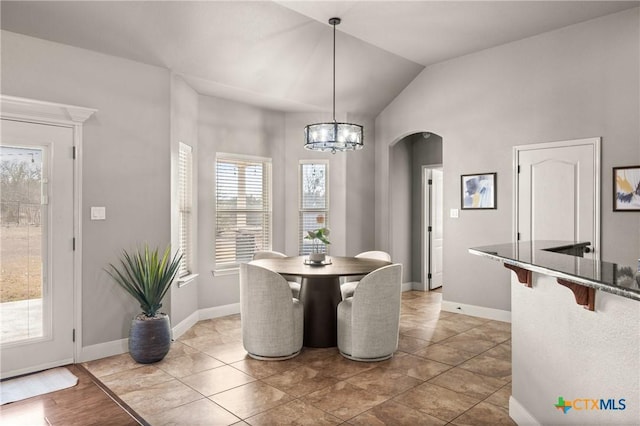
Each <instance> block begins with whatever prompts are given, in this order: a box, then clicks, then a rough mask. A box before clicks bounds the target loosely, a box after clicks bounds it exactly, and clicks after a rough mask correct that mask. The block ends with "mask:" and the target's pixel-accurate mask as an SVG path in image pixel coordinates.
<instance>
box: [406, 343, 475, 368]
mask: <svg viewBox="0 0 640 426" xmlns="http://www.w3.org/2000/svg"><path fill="white" fill-rule="evenodd" d="M413 354H414V355H415V356H419V357H421V358H427V359H430V360H433V361H438V362H442V363H444V364H448V365H459V364H461V363H463V362H465V361H467V360H468V359H471V358H473V357H474V356H476V354H474V353H471V352H467V351H463V350H461V349H457V348H454V347H452V346H447V345H443V344H441V343H436V344H433V345H430V346H427V347H426V348H423V349H420V350H417V351H415V352H414V353H413Z"/></svg>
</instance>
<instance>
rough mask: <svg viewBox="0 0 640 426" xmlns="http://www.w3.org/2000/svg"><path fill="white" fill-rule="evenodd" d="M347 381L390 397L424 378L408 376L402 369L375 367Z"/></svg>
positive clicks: (417, 383)
mask: <svg viewBox="0 0 640 426" xmlns="http://www.w3.org/2000/svg"><path fill="white" fill-rule="evenodd" d="M347 382H349V383H351V384H352V385H356V386H358V387H359V388H362V389H364V390H366V391H367V392H371V393H374V394H376V395H382V396H386V397H388V398H390V397H392V396H395V395H398V394H399V393H402V392H404V391H406V390H408V389H411V388H413V387H415V386H417V385H419V384H421V383H422V380H420V379H416V378H415V377H411V376H408V375H407V374H406V372H405V371H403V370H400V369H387V368H374V369H372V370H368V371H365V372H362V373H360V374H357V375H355V376H353V377H350V378H348V379H347Z"/></svg>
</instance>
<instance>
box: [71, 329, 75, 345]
mask: <svg viewBox="0 0 640 426" xmlns="http://www.w3.org/2000/svg"><path fill="white" fill-rule="evenodd" d="M71 340H72V341H74V342H75V341H76V329H75V328H74V329H73V332H72V333H71Z"/></svg>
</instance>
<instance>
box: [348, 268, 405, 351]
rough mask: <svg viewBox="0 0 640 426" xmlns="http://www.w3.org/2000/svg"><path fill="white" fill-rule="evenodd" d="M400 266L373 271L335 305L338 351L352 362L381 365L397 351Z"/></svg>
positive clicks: (400, 284)
mask: <svg viewBox="0 0 640 426" xmlns="http://www.w3.org/2000/svg"><path fill="white" fill-rule="evenodd" d="M401 277H402V265H400V264H393V265H389V266H383V267H382V268H379V269H376V270H375V271H373V272H371V273H370V274H367V275H365V277H364V278H362V279H361V280H360V282H359V283H358V286H357V288H356V291H355V293H354V294H353V297H349V298H347V299H345V300H343V301H342V302H340V304H339V305H338V349H339V350H340V353H341V354H342V356H344V357H346V358H349V359H352V360H355V361H382V360H384V359H388V358H391V357H392V356H393V353H394V352H395V351H396V350H397V349H398V334H399V332H400V298H401V287H402V283H401V281H402V278H401Z"/></svg>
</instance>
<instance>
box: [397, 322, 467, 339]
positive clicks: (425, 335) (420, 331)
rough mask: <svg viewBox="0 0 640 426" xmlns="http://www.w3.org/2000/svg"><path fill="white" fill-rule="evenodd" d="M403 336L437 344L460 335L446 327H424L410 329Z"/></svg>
mask: <svg viewBox="0 0 640 426" xmlns="http://www.w3.org/2000/svg"><path fill="white" fill-rule="evenodd" d="M403 334H405V335H407V336H410V337H416V338H418V339H422V340H428V341H430V342H433V343H437V342H439V341H441V340H444V339H448V338H449V337H452V336H455V335H456V334H459V333H458V332H457V331H455V330H451V329H448V328H446V327H438V328H435V327H427V326H423V327H416V328H410V329H408V330H405V331H404V332H403Z"/></svg>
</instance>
